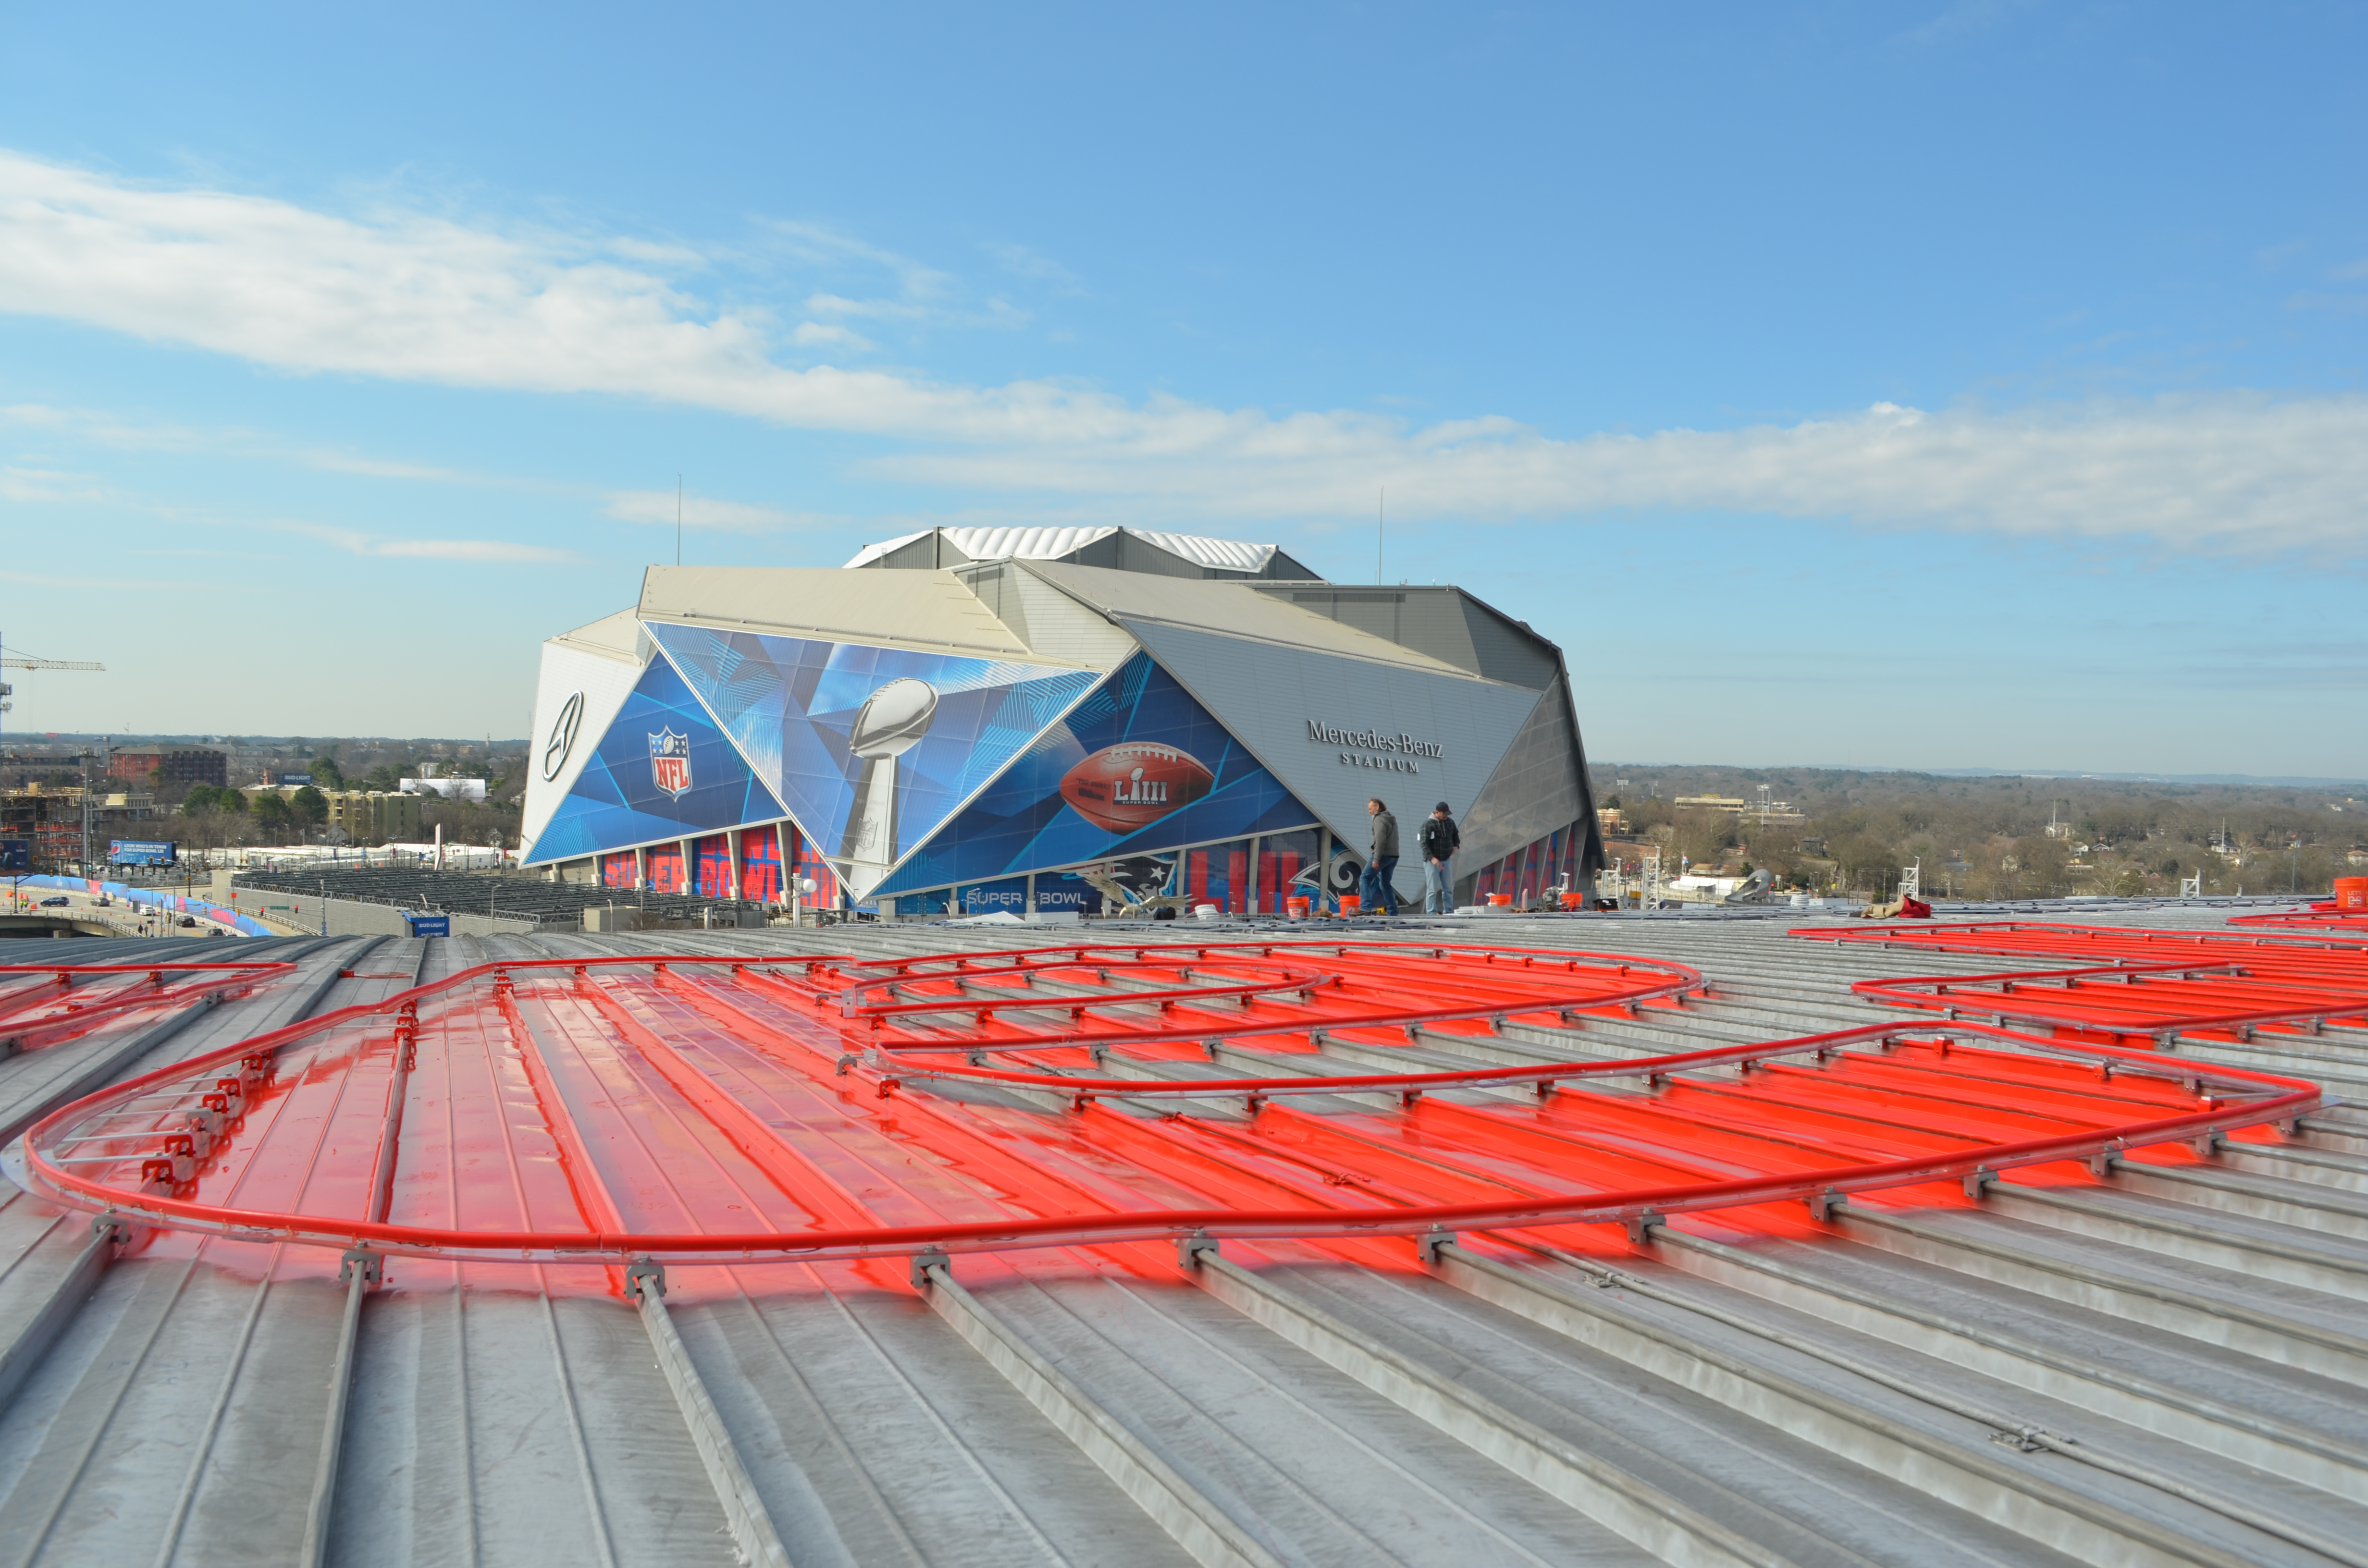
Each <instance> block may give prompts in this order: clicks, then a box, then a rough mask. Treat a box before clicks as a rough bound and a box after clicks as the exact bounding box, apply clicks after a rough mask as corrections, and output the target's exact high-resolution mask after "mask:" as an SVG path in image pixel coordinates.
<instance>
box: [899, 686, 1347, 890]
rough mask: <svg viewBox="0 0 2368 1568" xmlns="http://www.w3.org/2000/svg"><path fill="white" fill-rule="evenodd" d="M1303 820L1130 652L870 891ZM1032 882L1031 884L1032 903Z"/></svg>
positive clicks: (1006, 872)
mask: <svg viewBox="0 0 2368 1568" xmlns="http://www.w3.org/2000/svg"><path fill="white" fill-rule="evenodd" d="M1315 823H1316V818H1315V812H1312V811H1310V810H1308V808H1307V807H1306V806H1305V805H1304V804H1302V803H1301V802H1300V801H1299V800H1298V799H1297V798H1296V797H1294V796H1293V795H1292V792H1291V791H1290V790H1287V789H1285V788H1284V787H1283V785H1282V783H1281V780H1279V779H1278V778H1275V776H1274V775H1273V774H1271V773H1269V772H1268V771H1267V769H1266V767H1265V766H1264V765H1263V764H1262V763H1260V762H1259V761H1258V758H1257V757H1255V756H1251V755H1250V754H1249V752H1247V750H1245V749H1244V748H1243V746H1242V744H1241V743H1240V742H1239V741H1236V740H1235V739H1234V737H1233V735H1232V734H1231V733H1229V732H1228V731H1227V730H1226V729H1225V727H1224V725H1223V724H1220V723H1219V722H1217V721H1216V719H1215V718H1214V717H1213V716H1212V714H1211V713H1210V712H1209V710H1207V709H1205V708H1203V707H1202V706H1201V704H1200V703H1199V702H1198V701H1196V700H1195V699H1193V697H1192V696H1191V694H1190V692H1188V691H1186V690H1185V689H1184V688H1183V687H1181V686H1180V685H1178V683H1177V681H1176V679H1175V677H1174V676H1170V675H1169V674H1168V673H1167V671H1166V670H1165V669H1162V668H1161V667H1160V666H1159V665H1158V664H1157V663H1156V662H1155V661H1154V660H1153V659H1152V658H1151V656H1150V655H1149V654H1147V653H1137V654H1135V655H1134V656H1133V658H1130V659H1129V660H1127V662H1126V663H1125V664H1123V665H1120V666H1119V667H1118V668H1117V669H1115V670H1113V671H1111V672H1110V675H1109V676H1108V677H1107V678H1105V679H1104V680H1103V681H1102V683H1101V684H1100V685H1099V687H1096V688H1095V690H1094V691H1093V692H1092V693H1091V694H1089V695H1088V696H1087V698H1086V699H1085V700H1084V701H1082V702H1079V703H1078V704H1077V705H1076V708H1074V709H1073V710H1071V711H1070V712H1069V713H1068V714H1067V715H1066V716H1065V717H1064V718H1063V719H1062V720H1061V721H1060V722H1057V723H1055V724H1053V726H1052V727H1051V728H1049V729H1047V730H1046V731H1045V732H1044V733H1042V735H1040V736H1038V737H1037V739H1036V741H1035V742H1034V744H1031V745H1030V746H1029V747H1028V749H1027V751H1026V752H1024V753H1023V754H1022V755H1021V756H1019V759H1018V760H1017V761H1015V762H1013V763H1012V765H1011V766H1010V767H1008V768H1006V769H1005V770H1004V773H1003V775H1002V777H1001V778H996V780H995V781H994V782H993V783H991V784H989V785H988V786H987V787H986V788H985V790H981V791H980V792H979V794H978V797H977V799H975V800H974V801H972V802H971V803H970V804H969V805H968V806H966V807H964V808H963V809H962V812H961V813H960V814H959V815H957V816H956V817H955V818H954V819H953V821H952V822H951V823H950V824H947V825H946V826H945V828H943V829H942V830H941V831H939V833H938V834H937V835H935V836H934V837H932V838H931V839H930V841H929V842H928V844H926V845H924V846H922V847H921V849H920V851H919V852H918V853H916V854H915V855H914V856H913V857H912V858H910V859H908V860H906V861H905V864H904V865H903V866H901V867H899V868H898V869H897V871H896V874H895V876H894V877H893V878H891V879H890V880H889V881H888V882H887V884H886V886H885V890H884V891H892V892H901V891H903V890H905V889H906V888H927V887H933V886H941V885H944V884H947V883H954V884H962V883H965V882H969V881H974V880H975V881H987V880H989V879H992V878H996V877H1008V876H1014V875H1017V874H1019V873H1021V872H1025V871H1032V870H1042V869H1048V868H1052V867H1056V866H1076V865H1080V864H1084V863H1087V862H1092V861H1105V862H1111V863H1114V864H1117V863H1127V862H1132V861H1134V860H1138V859H1144V858H1145V857H1148V856H1150V855H1151V853H1152V852H1153V851H1164V850H1173V849H1176V848H1178V847H1180V846H1185V845H1190V844H1209V843H1214V842H1219V841H1222V840H1225V839H1232V838H1244V837H1247V836H1248V835H1251V834H1259V833H1281V832H1283V831H1286V830H1288V829H1292V828H1303V827H1313V826H1315ZM1157 863H1158V864H1161V865H1163V866H1164V865H1166V864H1167V862H1165V861H1161V862H1157ZM1130 885H1132V884H1130ZM1045 891H1046V890H1045V887H1044V884H1043V882H1042V881H1041V880H1040V881H1039V882H1038V884H1037V890H1036V892H1037V904H1038V907H1039V908H1043V907H1046V905H1045V903H1044V894H1045Z"/></svg>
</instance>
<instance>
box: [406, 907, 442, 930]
mask: <svg viewBox="0 0 2368 1568" xmlns="http://www.w3.org/2000/svg"><path fill="white" fill-rule="evenodd" d="M403 923H404V926H408V927H410V930H411V934H412V935H413V936H415V937H449V936H450V935H451V934H452V917H451V916H450V915H419V914H415V913H414V912H413V911H411V910H408V909H406V910H404V912H403Z"/></svg>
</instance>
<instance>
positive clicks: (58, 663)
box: [0, 654, 107, 670]
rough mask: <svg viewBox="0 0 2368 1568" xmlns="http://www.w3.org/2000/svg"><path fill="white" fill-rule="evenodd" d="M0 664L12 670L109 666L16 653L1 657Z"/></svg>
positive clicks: (79, 660)
mask: <svg viewBox="0 0 2368 1568" xmlns="http://www.w3.org/2000/svg"><path fill="white" fill-rule="evenodd" d="M0 665H5V666H6V667H7V668H9V669H12V670H104V669H106V668H107V666H106V665H101V664H94V663H93V662H92V661H90V660H88V659H31V658H23V659H20V658H17V656H16V655H14V654H10V655H8V656H7V657H6V658H0Z"/></svg>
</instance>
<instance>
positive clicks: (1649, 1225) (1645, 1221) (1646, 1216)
mask: <svg viewBox="0 0 2368 1568" xmlns="http://www.w3.org/2000/svg"><path fill="white" fill-rule="evenodd" d="M1664 1222H1665V1221H1664V1220H1663V1218H1662V1215H1661V1211H1660V1210H1657V1209H1647V1210H1644V1211H1643V1212H1642V1213H1637V1214H1631V1215H1630V1216H1628V1220H1627V1225H1628V1239H1629V1241H1631V1242H1633V1243H1634V1244H1636V1245H1638V1246H1643V1245H1645V1244H1646V1243H1647V1242H1650V1241H1651V1240H1652V1239H1653V1227H1654V1226H1656V1225H1659V1224H1662V1223H1664Z"/></svg>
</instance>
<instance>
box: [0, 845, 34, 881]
mask: <svg viewBox="0 0 2368 1568" xmlns="http://www.w3.org/2000/svg"><path fill="white" fill-rule="evenodd" d="M31 869H33V841H32V840H31V839H29V838H0V875H6V874H8V873H11V872H27V871H30V870H31Z"/></svg>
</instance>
